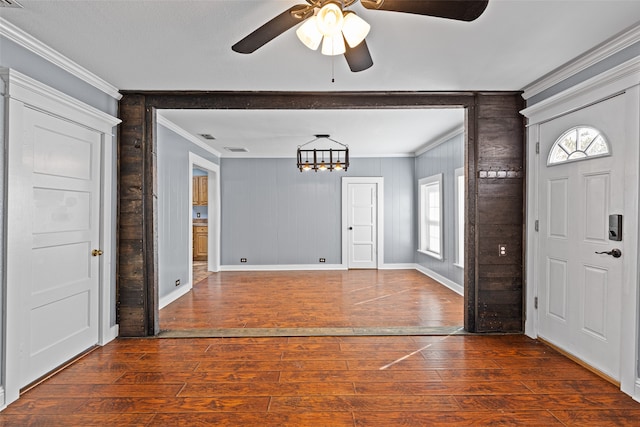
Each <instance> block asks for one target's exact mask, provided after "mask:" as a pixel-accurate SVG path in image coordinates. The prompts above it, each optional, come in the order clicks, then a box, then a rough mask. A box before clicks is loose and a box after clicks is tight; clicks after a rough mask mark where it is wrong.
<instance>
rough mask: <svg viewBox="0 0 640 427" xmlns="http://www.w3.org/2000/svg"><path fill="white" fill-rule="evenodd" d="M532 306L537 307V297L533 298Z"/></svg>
mask: <svg viewBox="0 0 640 427" xmlns="http://www.w3.org/2000/svg"><path fill="white" fill-rule="evenodd" d="M533 308H535V309H536V310H537V309H538V297H534V298H533Z"/></svg>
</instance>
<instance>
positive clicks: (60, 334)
mask: <svg viewBox="0 0 640 427" xmlns="http://www.w3.org/2000/svg"><path fill="white" fill-rule="evenodd" d="M24 111H25V113H24V136H25V139H24V145H23V146H22V150H23V154H22V166H23V167H22V168H20V176H19V177H18V182H19V185H20V187H21V188H22V189H23V190H24V198H25V199H24V204H25V206H28V208H27V210H26V211H25V212H24V223H23V224H22V226H23V227H24V228H23V229H24V232H25V235H24V239H26V241H28V244H27V245H25V247H24V254H21V257H22V260H21V261H20V264H21V266H23V267H24V268H22V269H21V271H20V272H18V273H17V274H19V275H20V276H21V277H20V282H21V283H22V292H21V302H22V307H23V309H22V311H21V318H22V324H21V325H20V327H21V328H22V333H21V338H20V383H21V386H24V385H27V384H29V383H31V382H32V381H34V380H36V379H37V378H39V377H40V376H42V375H44V374H46V373H47V372H49V371H51V370H52V369H54V368H56V367H57V366H58V365H60V364H62V363H64V362H65V361H67V360H69V359H71V358H73V357H74V356H76V355H78V354H79V353H82V352H83V351H85V350H86V349H88V348H90V347H91V346H93V345H95V344H96V343H97V342H98V312H99V309H98V303H99V295H98V287H99V277H98V275H99V259H98V253H96V254H95V255H96V256H92V251H93V250H94V249H96V250H99V249H100V248H99V242H100V236H99V225H100V223H99V221H100V152H101V134H100V133H98V132H97V131H94V130H90V129H87V128H85V127H83V126H80V125H78V124H75V123H72V122H69V121H65V120H62V119H59V118H56V117H53V116H50V115H48V114H45V113H42V112H39V111H36V110H33V109H30V108H25V110H24Z"/></svg>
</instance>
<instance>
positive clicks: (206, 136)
mask: <svg viewBox="0 0 640 427" xmlns="http://www.w3.org/2000/svg"><path fill="white" fill-rule="evenodd" d="M198 135H200V136H201V137H203V138H204V139H208V140H210V141H213V140H214V139H216V138H215V136H213V135H211V134H210V133H199V134H198Z"/></svg>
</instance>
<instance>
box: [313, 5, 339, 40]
mask: <svg viewBox="0 0 640 427" xmlns="http://www.w3.org/2000/svg"><path fill="white" fill-rule="evenodd" d="M316 24H317V25H318V30H319V31H320V32H321V33H322V35H324V36H325V37H333V36H337V35H339V34H340V32H341V31H342V26H343V24H344V16H343V15H342V7H340V5H338V4H337V3H333V2H329V3H327V4H325V5H324V6H322V7H321V8H320V10H319V11H318V14H317V15H316Z"/></svg>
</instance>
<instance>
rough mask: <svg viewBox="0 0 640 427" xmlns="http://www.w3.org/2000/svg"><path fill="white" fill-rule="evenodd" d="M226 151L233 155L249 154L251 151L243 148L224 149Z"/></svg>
mask: <svg viewBox="0 0 640 427" xmlns="http://www.w3.org/2000/svg"><path fill="white" fill-rule="evenodd" d="M224 149H225V150H227V151H231V152H232V153H248V152H249V150H247V149H246V148H243V147H224Z"/></svg>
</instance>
